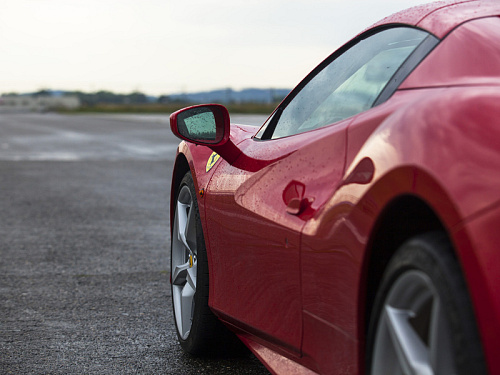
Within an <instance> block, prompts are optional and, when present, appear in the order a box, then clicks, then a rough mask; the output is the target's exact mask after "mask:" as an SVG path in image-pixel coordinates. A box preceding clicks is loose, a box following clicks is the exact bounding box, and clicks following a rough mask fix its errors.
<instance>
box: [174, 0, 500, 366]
mask: <svg viewBox="0 0 500 375" xmlns="http://www.w3.org/2000/svg"><path fill="white" fill-rule="evenodd" d="M499 16H500V3H499V2H496V1H462V2H453V3H450V2H448V3H442V2H441V3H435V4H430V5H425V6H421V7H417V8H413V9H411V10H409V11H405V12H401V13H398V14H395V15H393V16H391V17H388V18H386V19H384V20H383V21H381V22H380V23H378V24H376V25H375V26H374V28H380V27H382V28H383V27H385V26H387V25H392V24H395V23H397V24H406V25H411V26H414V27H418V28H421V29H424V30H426V31H428V32H429V33H431V34H433V35H434V36H435V37H437V38H438V39H439V43H438V44H437V46H436V47H435V48H434V49H432V51H431V52H430V53H429V54H428V55H427V56H426V57H425V58H424V59H423V60H422V61H421V62H420V63H419V64H418V66H416V68H414V69H413V70H412V72H411V73H410V74H409V75H408V76H407V77H406V78H405V79H404V81H403V82H401V83H400V84H399V87H398V88H397V90H395V92H394V93H393V94H392V95H391V97H390V98H389V99H388V100H386V101H385V102H383V103H381V104H380V105H377V106H375V107H373V108H371V109H369V110H367V111H363V112H361V113H359V114H356V115H354V116H351V117H348V118H346V119H343V120H341V121H338V122H335V123H334V124H332V125H330V126H325V127H322V128H319V129H315V130H312V131H309V132H304V133H300V134H297V135H293V136H289V137H283V138H278V139H273V140H266V141H260V140H256V139H255V138H254V136H255V134H256V129H255V128H253V127H247V126H240V125H232V127H231V140H232V142H233V143H234V145H236V146H237V148H238V149H239V150H240V151H241V153H242V154H241V155H240V156H239V158H238V159H237V160H235V161H232V163H229V162H228V161H227V160H224V158H220V159H219V160H218V161H217V162H216V163H215V164H214V165H213V166H211V168H210V169H209V167H210V165H208V166H207V162H208V161H209V158H210V157H211V155H212V149H210V148H209V147H204V146H196V145H194V144H192V143H189V142H181V144H180V145H179V148H178V152H177V157H176V161H175V167H174V173H173V179H172V196H171V205H172V207H171V222H172V223H173V220H174V217H173V215H174V214H173V213H174V209H175V207H173V204H174V202H175V197H176V191H177V190H176V189H178V186H179V183H180V180H181V178H182V176H184V174H185V173H186V172H188V171H190V172H191V174H192V176H193V180H194V185H195V189H196V191H197V192H199V194H198V195H197V201H198V207H199V211H200V219H201V224H202V228H203V233H204V236H205V242H206V247H207V254H208V261H209V272H210V277H211V278H210V294H209V296H210V297H209V306H210V308H211V309H212V311H213V312H214V314H215V315H216V316H217V317H218V318H219V319H220V320H222V321H223V322H224V323H226V324H227V325H228V326H229V327H231V328H232V330H234V331H235V332H236V333H237V335H238V336H239V337H240V338H241V339H242V340H243V342H244V343H245V344H246V345H247V346H248V347H250V348H251V349H252V350H253V351H254V352H255V353H256V355H257V356H258V357H259V358H260V359H261V360H262V361H263V362H264V363H265V364H266V365H267V366H268V368H269V369H270V370H271V371H272V372H274V373H276V374H291V373H304V374H305V373H315V372H317V373H330V374H346V373H349V374H356V373H363V372H364V371H365V370H364V359H365V348H366V330H367V325H368V321H369V319H370V314H371V312H372V308H373V304H374V298H375V297H374V295H375V293H376V291H377V287H378V285H379V283H380V279H381V275H382V273H383V271H384V268H385V266H386V265H387V259H388V258H390V257H391V254H392V253H393V252H394V251H395V250H396V248H397V247H398V245H400V244H401V243H402V242H403V241H404V240H405V239H407V238H410V237H412V236H414V235H416V234H418V233H420V232H423V231H428V230H434V229H440V230H443V231H445V232H446V233H447V234H448V236H449V238H450V240H451V242H452V244H453V248H454V251H455V252H456V256H457V258H458V260H459V263H460V266H461V268H462V271H463V276H464V278H465V280H466V284H467V288H468V291H469V294H470V298H471V301H472V305H473V310H474V313H475V316H476V321H477V325H478V330H479V334H480V337H481V341H482V345H483V350H484V355H485V358H486V363H487V366H488V369H489V372H490V373H491V374H500V359H499V356H498V348H500V260H499V250H498V244H499V243H500V231H499V230H498V229H499V224H500V17H499ZM292 200H294V202H295V205H294V204H293V203H291V201H292ZM297 204H298V206H297ZM299 206H300V207H299ZM297 207H299V208H300V209H298V208H297Z"/></svg>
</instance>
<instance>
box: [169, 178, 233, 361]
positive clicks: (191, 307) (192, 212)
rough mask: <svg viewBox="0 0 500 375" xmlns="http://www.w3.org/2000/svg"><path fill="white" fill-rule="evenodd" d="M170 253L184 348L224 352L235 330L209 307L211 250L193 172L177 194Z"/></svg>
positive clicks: (178, 327)
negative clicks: (204, 229)
mask: <svg viewBox="0 0 500 375" xmlns="http://www.w3.org/2000/svg"><path fill="white" fill-rule="evenodd" d="M170 255H171V256H170V261H171V264H170V266H171V268H170V269H171V282H172V284H171V291H172V304H173V310H174V320H175V327H176V331H177V337H178V339H179V342H180V344H181V346H182V348H183V349H184V350H185V351H186V352H188V353H190V354H194V355H202V354H220V353H221V350H222V351H224V347H225V345H227V343H228V341H231V339H232V334H231V333H230V332H229V331H228V329H227V328H226V327H225V326H224V325H223V324H222V323H221V322H220V321H219V320H218V319H217V318H216V317H215V315H214V314H213V313H212V311H211V310H210V308H209V307H208V291H209V274H208V259H207V251H206V248H205V240H204V237H203V230H202V226H201V220H200V213H199V210H198V203H197V200H196V192H195V187H194V182H193V177H192V176H191V173H189V172H188V173H187V174H186V175H185V176H184V178H183V179H182V181H181V183H180V185H179V189H178V193H177V196H176V203H175V215H174V225H173V232H172V242H171V254H170ZM228 337H229V338H228Z"/></svg>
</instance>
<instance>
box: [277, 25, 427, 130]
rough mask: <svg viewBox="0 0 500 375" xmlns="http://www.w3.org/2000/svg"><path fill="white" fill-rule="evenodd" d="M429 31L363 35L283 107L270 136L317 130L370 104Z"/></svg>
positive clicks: (399, 30) (401, 29) (394, 30)
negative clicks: (364, 36)
mask: <svg viewBox="0 0 500 375" xmlns="http://www.w3.org/2000/svg"><path fill="white" fill-rule="evenodd" d="M428 35H429V34H427V33H426V32H425V31H422V30H419V29H413V28H408V27H396V28H391V29H386V30H383V31H380V32H378V33H377V34H374V35H371V36H369V37H368V38H365V39H361V40H359V42H358V43H356V44H355V45H353V46H352V47H351V48H349V49H348V50H346V51H345V52H343V53H342V54H341V55H340V56H338V57H337V58H335V59H334V60H333V61H332V62H330V63H329V64H327V65H326V67H324V68H323V69H322V70H320V71H319V73H317V74H316V75H315V76H313V78H311V79H310V80H309V81H308V82H307V83H306V84H305V85H304V86H303V87H302V89H301V90H300V91H299V92H298V93H297V94H296V95H295V96H294V97H293V99H292V100H291V101H290V102H289V103H288V105H286V107H285V108H284V109H283V111H277V112H276V114H275V116H274V117H275V119H274V121H275V127H274V131H273V132H272V136H271V138H273V139H275V138H281V137H286V136H289V135H293V134H298V133H303V132H305V131H309V130H313V129H317V128H320V127H323V126H325V125H329V124H332V123H334V122H336V121H340V120H343V119H346V118H348V117H350V116H353V115H355V114H358V113H360V112H363V111H365V110H367V109H369V108H371V107H372V106H373V104H374V103H375V102H376V100H377V98H378V96H379V95H380V93H381V92H382V90H383V89H384V88H385V87H386V85H387V84H388V82H389V81H390V80H391V78H392V77H393V75H394V74H395V73H396V71H397V70H398V69H399V67H400V66H401V65H402V64H403V63H404V62H405V60H406V59H407V58H408V57H409V56H410V54H411V53H412V52H413V51H414V50H415V49H416V48H417V47H418V45H419V44H420V43H422V41H423V40H424V39H425V38H426V37H427V36H428ZM276 116H279V117H276ZM272 121H273V120H271V123H272Z"/></svg>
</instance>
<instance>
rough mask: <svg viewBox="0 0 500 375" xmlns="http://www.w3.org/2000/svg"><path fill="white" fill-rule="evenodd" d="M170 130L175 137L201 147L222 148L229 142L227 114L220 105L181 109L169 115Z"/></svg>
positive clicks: (203, 105)
mask: <svg viewBox="0 0 500 375" xmlns="http://www.w3.org/2000/svg"><path fill="white" fill-rule="evenodd" d="M170 128H171V129H172V132H173V133H174V135H176V136H177V137H179V138H181V139H183V140H185V141H188V142H191V143H194V144H197V145H203V146H209V147H210V146H222V145H224V144H225V143H226V142H227V141H228V140H229V128H230V122H229V112H228V111H227V109H226V107H224V106H222V105H220V104H202V105H195V106H192V107H187V108H183V109H181V110H179V111H177V112H174V113H172V114H171V115H170Z"/></svg>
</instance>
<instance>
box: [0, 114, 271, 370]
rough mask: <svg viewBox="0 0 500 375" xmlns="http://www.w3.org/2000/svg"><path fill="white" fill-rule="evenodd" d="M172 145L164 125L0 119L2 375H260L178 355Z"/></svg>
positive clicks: (238, 361)
mask: <svg viewBox="0 0 500 375" xmlns="http://www.w3.org/2000/svg"><path fill="white" fill-rule="evenodd" d="M234 120H235V121H236V122H241V123H253V124H256V125H257V124H259V123H262V122H263V121H264V120H265V116H252V117H235V118H234ZM177 143H178V141H177V140H176V139H175V138H174V137H173V136H172V135H171V134H170V131H169V129H168V116H146V115H142V116H139V115H137V116H126V115H114V116H111V115H59V114H0V187H1V190H0V191H1V196H0V212H1V215H0V373H1V374H70V373H71V374H187V375H189V374H268V372H267V370H266V369H265V367H264V366H263V365H262V364H260V362H259V361H257V360H256V359H255V357H253V356H252V355H248V356H242V357H237V358H213V359H208V358H205V359H199V358H193V357H191V356H190V355H187V354H185V353H183V351H182V350H181V348H180V346H179V345H178V344H177V338H176V336H175V329H174V323H173V319H172V308H171V301H170V287H169V283H168V275H169V246H170V238H169V229H168V228H169V221H168V220H169V218H168V210H169V208H168V207H169V191H170V176H171V173H172V164H173V158H174V156H175V149H176V145H177Z"/></svg>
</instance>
